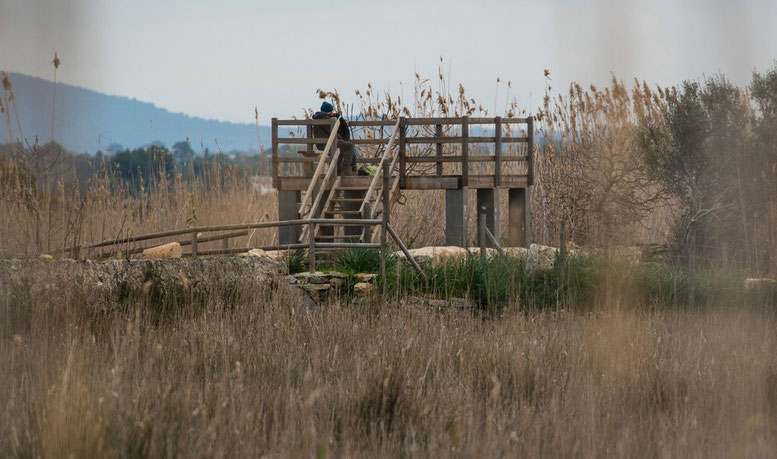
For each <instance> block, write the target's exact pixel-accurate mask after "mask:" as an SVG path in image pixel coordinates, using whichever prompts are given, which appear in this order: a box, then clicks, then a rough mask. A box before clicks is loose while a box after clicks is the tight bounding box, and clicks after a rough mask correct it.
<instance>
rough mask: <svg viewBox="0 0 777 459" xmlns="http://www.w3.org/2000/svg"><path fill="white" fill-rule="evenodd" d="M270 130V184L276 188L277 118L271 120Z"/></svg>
mask: <svg viewBox="0 0 777 459" xmlns="http://www.w3.org/2000/svg"><path fill="white" fill-rule="evenodd" d="M270 129H271V131H272V186H273V187H274V188H278V118H273V119H272V121H271V128H270Z"/></svg>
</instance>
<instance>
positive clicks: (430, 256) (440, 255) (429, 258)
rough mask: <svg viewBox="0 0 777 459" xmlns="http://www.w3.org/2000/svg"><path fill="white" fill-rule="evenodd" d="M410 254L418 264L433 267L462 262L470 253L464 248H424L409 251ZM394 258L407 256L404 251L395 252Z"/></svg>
mask: <svg viewBox="0 0 777 459" xmlns="http://www.w3.org/2000/svg"><path fill="white" fill-rule="evenodd" d="M408 252H410V255H412V257H413V259H415V261H416V262H418V264H431V265H433V266H438V265H441V264H445V263H447V262H449V261H451V260H461V259H462V258H465V257H466V256H467V254H468V253H469V251H468V250H467V249H465V248H464V247H455V246H438V247H422V248H420V249H411V250H408ZM393 256H395V257H397V258H399V259H405V254H404V253H403V252H402V251H399V252H394V254H393Z"/></svg>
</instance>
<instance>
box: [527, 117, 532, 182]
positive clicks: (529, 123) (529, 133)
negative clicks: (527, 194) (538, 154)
mask: <svg viewBox="0 0 777 459" xmlns="http://www.w3.org/2000/svg"><path fill="white" fill-rule="evenodd" d="M526 131H527V132H526V136H527V137H528V139H529V141H528V145H527V149H528V151H527V152H526V156H527V158H528V160H527V162H526V166H527V168H528V174H529V177H528V179H527V182H528V184H529V186H531V185H534V117H532V116H530V117H528V118H526Z"/></svg>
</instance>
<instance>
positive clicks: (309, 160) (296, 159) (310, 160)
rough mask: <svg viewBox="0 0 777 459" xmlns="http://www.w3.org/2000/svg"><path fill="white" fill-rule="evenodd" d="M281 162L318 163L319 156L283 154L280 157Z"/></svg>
mask: <svg viewBox="0 0 777 459" xmlns="http://www.w3.org/2000/svg"><path fill="white" fill-rule="evenodd" d="M278 162H279V163H317V162H318V158H317V157H313V158H307V157H304V156H303V157H301V158H300V157H293V156H291V157H287V156H281V157H279V158H278Z"/></svg>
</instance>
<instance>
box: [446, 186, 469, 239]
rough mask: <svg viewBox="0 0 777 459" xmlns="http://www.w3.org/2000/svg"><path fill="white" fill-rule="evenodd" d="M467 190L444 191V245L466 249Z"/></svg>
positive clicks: (467, 237)
mask: <svg viewBox="0 0 777 459" xmlns="http://www.w3.org/2000/svg"><path fill="white" fill-rule="evenodd" d="M467 210H468V209H467V188H466V187H465V188H460V189H458V190H445V245H453V246H458V247H467V246H468V244H469V235H468V234H467V223H468V221H469V213H468V212H467Z"/></svg>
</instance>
